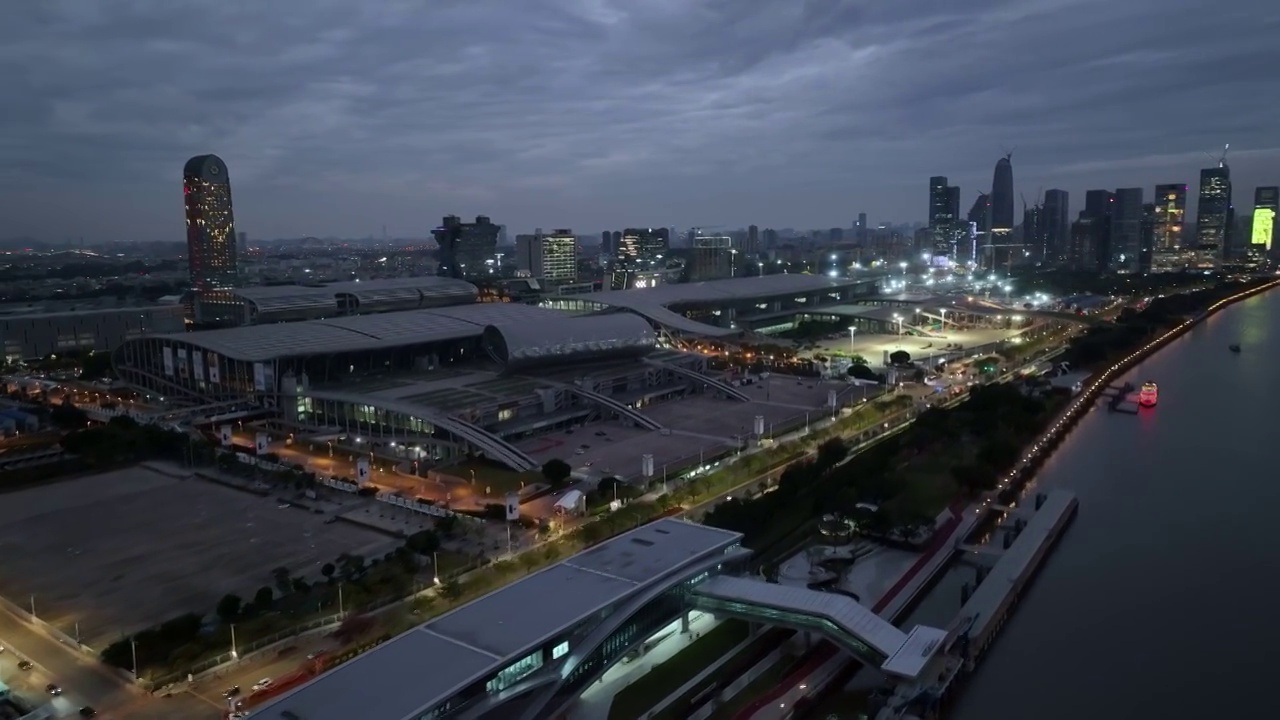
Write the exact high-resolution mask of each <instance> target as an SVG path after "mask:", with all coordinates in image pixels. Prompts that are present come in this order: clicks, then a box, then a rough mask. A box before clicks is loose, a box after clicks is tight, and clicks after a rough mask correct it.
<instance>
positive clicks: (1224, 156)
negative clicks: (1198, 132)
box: [1205, 143, 1231, 168]
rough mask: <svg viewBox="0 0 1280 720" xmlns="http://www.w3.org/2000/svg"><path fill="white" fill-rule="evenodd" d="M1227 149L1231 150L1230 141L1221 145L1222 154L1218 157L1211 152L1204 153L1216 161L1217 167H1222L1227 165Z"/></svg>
mask: <svg viewBox="0 0 1280 720" xmlns="http://www.w3.org/2000/svg"><path fill="white" fill-rule="evenodd" d="M1229 150H1231V143H1227V144H1226V145H1223V146H1222V155H1221V156H1220V157H1214V156H1213V154H1212V153H1205V155H1208V156H1209V159H1210V160H1213V161H1215V162H1217V163H1218V167H1220V168H1224V167H1226V166H1227V152H1228V151H1229Z"/></svg>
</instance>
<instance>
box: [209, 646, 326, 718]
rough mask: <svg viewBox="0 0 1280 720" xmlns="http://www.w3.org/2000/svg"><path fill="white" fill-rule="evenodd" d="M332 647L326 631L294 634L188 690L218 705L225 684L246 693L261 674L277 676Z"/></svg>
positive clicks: (286, 673)
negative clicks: (290, 639) (291, 638)
mask: <svg viewBox="0 0 1280 720" xmlns="http://www.w3.org/2000/svg"><path fill="white" fill-rule="evenodd" d="M334 649H337V645H336V644H335V643H334V641H333V640H331V639H330V638H329V636H328V633H320V634H314V635H307V636H305V637H298V638H294V642H291V643H289V644H287V645H285V646H284V647H282V648H280V649H279V650H273V651H272V652H271V654H270V655H268V656H266V657H261V658H254V659H252V660H248V661H245V662H244V663H242V664H240V665H236V666H234V667H231V668H227V669H226V670H224V671H221V672H220V673H219V674H218V675H217V677H210V678H205V679H203V680H201V681H199V682H197V683H195V684H194V685H192V686H191V688H190V691H191V692H192V693H195V694H196V695H198V696H199V697H200V698H202V699H203V700H204V701H205V702H206V703H207V704H208V705H210V706H221V705H222V704H223V703H224V702H225V701H224V700H223V699H222V692H223V691H224V690H226V689H227V688H229V687H233V686H236V685H239V686H240V690H241V692H242V693H248V692H250V688H251V687H253V684H254V683H256V682H258V681H259V680H261V679H263V678H271V679H272V680H276V679H278V678H281V677H284V676H285V675H288V674H290V673H292V672H293V671H295V670H297V669H298V668H299V667H301V666H302V664H303V663H304V662H305V661H306V658H307V655H309V654H311V653H315V652H321V651H325V650H334Z"/></svg>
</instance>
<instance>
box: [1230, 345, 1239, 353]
mask: <svg viewBox="0 0 1280 720" xmlns="http://www.w3.org/2000/svg"><path fill="white" fill-rule="evenodd" d="M1227 349H1228V350H1230V351H1231V352H1234V353H1238V352H1240V346H1239V345H1228V346H1227Z"/></svg>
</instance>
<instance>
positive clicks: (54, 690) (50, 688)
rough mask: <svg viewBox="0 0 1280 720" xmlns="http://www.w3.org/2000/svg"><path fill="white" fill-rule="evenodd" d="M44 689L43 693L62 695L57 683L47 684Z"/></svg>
mask: <svg viewBox="0 0 1280 720" xmlns="http://www.w3.org/2000/svg"><path fill="white" fill-rule="evenodd" d="M44 689H45V692H47V693H49V694H50V695H61V694H62V688H60V687H58V685H57V683H49V684H48V685H45V686H44Z"/></svg>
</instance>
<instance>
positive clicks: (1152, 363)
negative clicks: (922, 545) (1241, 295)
mask: <svg viewBox="0 0 1280 720" xmlns="http://www.w3.org/2000/svg"><path fill="white" fill-rule="evenodd" d="M1236 342H1238V343H1240V345H1241V346H1242V348H1243V352H1242V353H1240V354H1239V355H1235V354H1232V353H1231V352H1229V351H1228V349H1227V346H1228V345H1230V344H1232V343H1236ZM1278 370H1280V292H1269V293H1265V294H1263V295H1260V296H1257V297H1254V298H1251V299H1249V300H1246V301H1244V302H1241V303H1239V304H1237V305H1234V306H1232V307H1229V308H1227V309H1225V310H1223V311H1222V312H1220V313H1219V314H1217V315H1215V316H1214V317H1212V318H1210V319H1209V320H1208V321H1206V322H1205V323H1204V324H1202V325H1200V326H1198V327H1196V328H1195V329H1194V330H1192V331H1191V332H1190V333H1188V334H1187V335H1185V336H1183V337H1182V338H1180V339H1179V340H1177V341H1175V342H1174V343H1172V344H1171V345H1170V346H1168V347H1167V348H1165V349H1164V350H1163V351H1161V352H1160V353H1159V354H1157V355H1155V356H1154V357H1151V358H1149V359H1147V360H1146V361H1145V362H1143V363H1142V365H1141V366H1140V367H1138V368H1136V369H1135V370H1134V371H1133V372H1132V373H1130V374H1129V376H1128V378H1127V379H1128V380H1129V381H1131V382H1134V383H1135V384H1139V383H1141V382H1143V381H1145V380H1154V381H1156V382H1158V383H1159V384H1160V405H1159V407H1157V408H1153V409H1151V410H1144V411H1143V412H1142V414H1141V415H1138V416H1133V415H1127V414H1122V413H1114V414H1112V413H1108V412H1107V411H1106V410H1105V408H1104V407H1102V406H1101V405H1099V407H1098V408H1097V409H1095V410H1094V411H1093V412H1091V413H1090V414H1089V416H1088V417H1086V418H1085V419H1084V420H1083V421H1082V422H1081V423H1080V424H1079V425H1078V426H1077V428H1076V429H1075V430H1074V431H1073V432H1072V434H1071V435H1070V437H1068V438H1067V439H1066V440H1065V441H1064V442H1063V444H1062V445H1061V446H1060V448H1059V449H1058V451H1057V452H1056V453H1055V454H1054V456H1053V457H1052V458H1051V459H1050V460H1049V461H1048V462H1047V463H1046V464H1045V466H1044V468H1043V469H1042V470H1041V472H1040V473H1039V475H1038V477H1037V479H1036V481H1035V482H1036V487H1037V489H1043V488H1066V489H1069V490H1072V491H1073V492H1075V493H1076V495H1077V496H1078V497H1079V499H1080V513H1079V516H1078V517H1077V519H1076V522H1075V524H1074V525H1073V526H1072V527H1071V528H1070V529H1069V530H1068V531H1067V533H1066V535H1065V536H1064V538H1063V541H1062V542H1061V543H1060V545H1059V547H1058V549H1057V550H1056V551H1055V552H1054V553H1053V554H1052V555H1051V556H1050V558H1049V560H1048V562H1047V564H1046V565H1045V567H1044V569H1043V570H1042V572H1041V573H1040V575H1039V576H1038V577H1037V579H1036V580H1035V582H1034V583H1033V585H1032V587H1031V589H1030V591H1029V592H1028V593H1027V594H1026V595H1025V596H1024V597H1023V600H1022V602H1021V604H1020V605H1019V606H1018V608H1017V609H1016V610H1015V612H1014V614H1013V616H1012V619H1011V620H1010V621H1009V622H1008V623H1007V624H1006V625H1005V627H1004V630H1003V632H1002V633H1001V635H1000V637H999V638H997V640H996V641H995V644H994V645H993V647H992V649H991V650H990V652H989V653H988V654H987V655H986V657H985V659H984V661H983V662H982V664H981V666H980V667H979V669H978V671H977V673H975V675H974V676H973V677H972V678H971V679H970V681H969V682H968V683H967V686H966V687H965V688H964V689H963V690H962V691H961V694H960V697H959V701H958V702H957V703H956V705H955V706H954V708H953V712H951V713H949V714H950V716H951V717H952V718H954V720H1006V719H1007V720H1078V719H1079V718H1099V719H1102V720H1111V719H1112V718H1115V719H1116V720H1121V719H1124V720H1127V719H1129V718H1162V719H1166V720H1168V719H1174V720H1180V719H1182V718H1186V719H1187V720H1200V719H1202V718H1218V717H1264V716H1267V715H1272V716H1275V715H1276V714H1277V713H1280V711H1277V710H1275V708H1274V703H1275V701H1274V700H1273V699H1271V697H1270V696H1271V694H1272V693H1273V692H1274V688H1275V683H1276V682H1277V679H1278V678H1277V674H1276V673H1275V671H1274V670H1273V669H1268V668H1274V667H1280V662H1278V661H1277V657H1280V623H1278V622H1277V619H1278V618H1280V612H1277V608H1278V607H1280V571H1278V569H1280V537H1278V536H1277V533H1278V532H1280V521H1278V519H1280V473H1278V472H1277V453H1276V450H1277V449H1278V448H1280V424H1278V423H1276V422H1275V419H1274V418H1275V416H1276V413H1277V411H1278V409H1280V403H1278V402H1277V401H1280V372H1278ZM958 572H964V569H963V568H956V569H954V570H953V573H952V574H954V573H958ZM949 579H950V578H949ZM955 586H956V582H954V581H951V582H943V583H940V584H939V587H938V588H937V589H936V591H935V592H934V593H931V597H930V598H929V599H928V600H927V601H926V602H925V603H924V604H923V605H922V607H921V611H922V612H920V614H922V615H923V614H929V615H932V614H936V612H937V608H939V607H942V606H950V607H951V608H953V611H954V608H955V607H957V606H958V603H959V598H958V597H954V598H952V597H950V596H954V595H957V594H958V591H957V590H956V587H955ZM939 593H941V594H942V595H943V597H938V594H939ZM930 609H932V610H933V612H929V610H930ZM929 620H931V621H934V622H937V621H938V618H933V617H930V618H929ZM1268 658H1270V660H1268ZM1272 663H1277V664H1276V665H1274V666H1273V665H1272Z"/></svg>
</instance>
